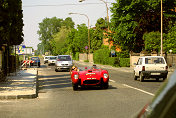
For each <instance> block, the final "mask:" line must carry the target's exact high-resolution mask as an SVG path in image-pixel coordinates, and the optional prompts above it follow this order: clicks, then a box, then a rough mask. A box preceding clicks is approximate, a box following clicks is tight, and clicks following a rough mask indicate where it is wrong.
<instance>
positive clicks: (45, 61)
mask: <svg viewBox="0 0 176 118" xmlns="http://www.w3.org/2000/svg"><path fill="white" fill-rule="evenodd" d="M49 57H50V56H45V57H44V64H46V63H48V59H49Z"/></svg>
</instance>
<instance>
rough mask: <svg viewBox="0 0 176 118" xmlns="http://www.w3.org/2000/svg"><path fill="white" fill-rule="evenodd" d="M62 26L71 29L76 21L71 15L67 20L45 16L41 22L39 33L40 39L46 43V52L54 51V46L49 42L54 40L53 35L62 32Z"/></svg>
mask: <svg viewBox="0 0 176 118" xmlns="http://www.w3.org/2000/svg"><path fill="white" fill-rule="evenodd" d="M62 26H64V27H66V28H67V29H70V28H73V27H74V22H73V21H72V19H71V18H70V17H68V18H66V19H65V20H63V19H60V18H56V17H53V18H45V19H43V21H42V22H41V23H39V30H38V32H37V33H38V34H39V40H41V41H42V44H43V45H44V52H46V51H50V52H51V53H53V52H52V51H53V50H54V49H53V48H54V47H52V46H51V45H50V43H49V42H50V41H51V40H53V35H55V34H56V33H58V32H60V29H61V27H62Z"/></svg>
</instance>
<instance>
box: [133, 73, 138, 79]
mask: <svg viewBox="0 0 176 118" xmlns="http://www.w3.org/2000/svg"><path fill="white" fill-rule="evenodd" d="M134 80H137V76H136V75H135V72H134Z"/></svg>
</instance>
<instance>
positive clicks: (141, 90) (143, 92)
mask: <svg viewBox="0 0 176 118" xmlns="http://www.w3.org/2000/svg"><path fill="white" fill-rule="evenodd" d="M122 85H124V86H126V87H129V88H132V89H135V90H138V91H140V92H143V93H146V94H148V95H151V96H155V95H154V94H153V93H150V92H147V91H144V90H142V89H138V88H135V87H132V86H129V85H127V84H122Z"/></svg>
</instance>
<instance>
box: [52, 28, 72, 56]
mask: <svg viewBox="0 0 176 118" xmlns="http://www.w3.org/2000/svg"><path fill="white" fill-rule="evenodd" d="M69 32H70V29H67V28H66V27H65V26H63V27H61V28H60V32H58V33H56V34H55V35H53V39H51V40H50V45H51V46H52V49H53V54H54V55H58V54H64V53H65V52H66V51H65V42H66V38H67V35H68V33H69Z"/></svg>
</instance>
